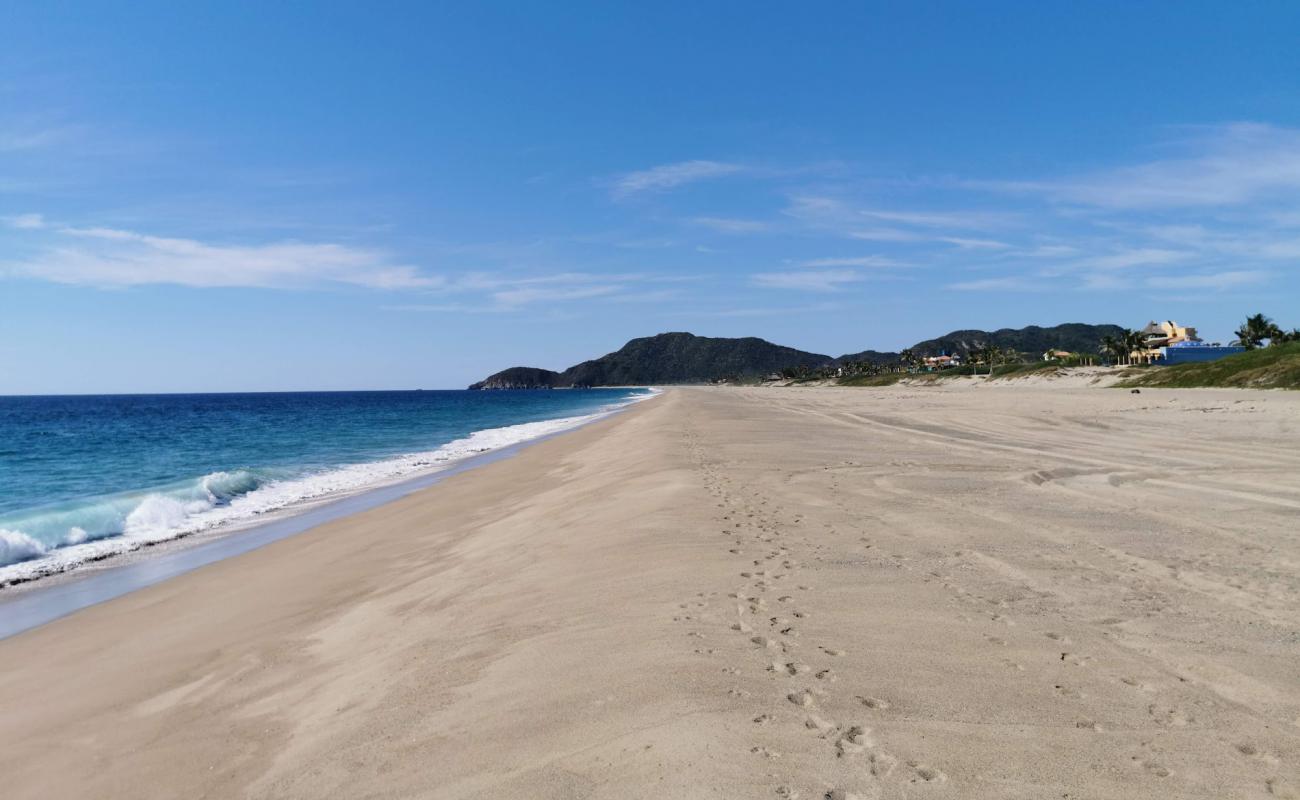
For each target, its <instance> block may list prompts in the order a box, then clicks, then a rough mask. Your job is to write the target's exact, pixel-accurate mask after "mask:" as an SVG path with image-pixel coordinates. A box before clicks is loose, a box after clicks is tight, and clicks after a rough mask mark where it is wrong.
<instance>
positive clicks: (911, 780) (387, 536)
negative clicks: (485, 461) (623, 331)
mask: <svg viewBox="0 0 1300 800" xmlns="http://www.w3.org/2000/svg"><path fill="white" fill-rule="evenodd" d="M1298 532H1300V394H1296V393H1280V392H1249V391H1208V390H1200V391H1192V390H1176V391H1175V390H1164V391H1156V390H1143V393H1141V394H1139V395H1133V394H1130V393H1128V392H1126V391H1120V390H1113V389H1100V388H1085V387H1070V386H1064V385H1056V386H1052V385H1037V384H1030V383H1022V384H1015V383H1002V384H996V385H995V384H987V385H985V384H978V383H976V382H965V383H962V384H960V385H953V386H947V387H939V388H907V387H894V388H888V389H875V390H873V389H831V388H816V389H793V388H788V389H749V390H746V389H680V390H671V391H669V392H667V393H666V394H665V395H664V396H662V397H660V398H658V399H656V400H654V401H650V402H647V403H644V404H641V405H640V406H638V407H636V408H633V409H631V410H629V411H627V412H625V413H624V414H621V415H619V416H617V417H615V418H612V419H609V420H605V421H602V422H599V423H596V424H594V425H591V426H589V427H587V428H584V429H582V430H579V431H575V432H573V433H570V434H566V435H564V436H560V437H557V438H555V439H552V440H549V441H546V442H542V443H540V444H537V445H535V446H533V447H530V448H528V449H526V450H524V451H523V452H521V453H519V454H518V455H516V456H514V457H512V458H509V459H505V460H502V461H499V462H496V463H493V464H489V465H486V466H483V467H481V468H479V469H476V470H473V471H470V472H467V473H463V474H460V475H456V476H454V477H451V478H449V479H447V480H446V481H443V482H441V483H439V484H438V485H435V486H433V487H430V488H428V489H425V490H422V491H420V492H417V493H415V494H413V495H410V496H408V497H405V498H403V499H400V500H397V501H395V502H393V503H390V504H388V505H385V506H382V507H380V508H376V509H371V510H369V511H365V512H363V513H360V514H357V515H355V516H350V517H347V518H345V519H341V520H336V521H333V522H330V523H327V524H325V525H322V526H321V527H319V528H316V529H313V530H311V531H308V532H306V533H303V534H300V535H298V536H295V537H292V538H289V539H284V540H281V541H279V542H276V543H274V544H271V545H268V546H266V547H264V548H261V549H259V550H256V551H253V552H250V553H246V554H244V555H241V556H237V557H235V558H231V559H228V560H225V561H221V562H219V563H216V564H212V565H209V566H206V567H203V568H201V569H198V570H196V571H194V572H191V573H188V574H186V575H182V576H180V577H177V578H174V579H172V580H169V581H166V582H164V583H161V584H157V585H154V586H151V587H149V588H146V589H143V590H140V591H138V592H134V593H132V594H129V595H126V596H124V597H120V598H117V599H114V600H112V601H110V602H106V603H103V604H100V605H97V606H94V607H91V608H88V609H85V610H83V611H80V612H77V613H76V614H73V615H71V616H69V617H66V618H64V619H61V620H58V621H55V622H53V623H50V624H48V625H45V626H43V627H40V628H37V629H34V630H30V631H27V632H25V633H21V634H19V635H17V636H14V637H12V638H9V639H6V640H4V641H0V708H2V709H3V714H0V775H3V776H4V778H3V779H4V795H5V797H7V798H29V797H30V798H36V797H77V796H81V797H122V798H128V797H129V798H140V797H159V798H162V797H178V796H184V797H267V798H270V797H304V798H306V797H311V798H318V797H340V798H356V797H440V798H441V797H446V798H466V797H470V798H474V797H482V798H488V797H491V798H500V797H520V798H578V797H599V798H671V797H682V798H694V797H719V798H721V797H728V798H734V797H756V798H761V797H787V798H791V797H799V798H803V799H804V800H810V798H821V797H824V796H827V794H828V793H836V794H834V795H833V796H837V797H838V796H845V797H851V796H853V795H857V796H859V797H862V798H871V797H881V798H919V797H935V798H944V797H969V798H989V797H996V798H1044V797H1070V798H1076V797H1077V798H1144V797H1149V798H1168V797H1203V798H1227V797H1233V798H1235V797H1296V796H1300V795H1298V793H1300V767H1298V766H1297V765H1300V543H1298V542H1297V538H1298V537H1300V533H1298ZM839 793H843V794H842V795H841V794H839Z"/></svg>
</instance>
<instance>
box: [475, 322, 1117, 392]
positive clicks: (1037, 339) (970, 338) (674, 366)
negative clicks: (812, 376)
mask: <svg viewBox="0 0 1300 800" xmlns="http://www.w3.org/2000/svg"><path fill="white" fill-rule="evenodd" d="M1121 330H1122V329H1121V328H1120V327H1119V326H1118V325H1108V324H1104V325H1089V324H1086V323H1079V322H1071V323H1065V324H1062V325H1056V326H1053V327H1048V328H1044V327H1040V326H1037V325H1029V326H1026V327H1024V328H1001V329H999V330H996V331H981V330H973V329H972V330H957V331H952V332H950V333H948V334H945V335H944V336H940V337H936V338H934V339H927V340H925V341H923V342H919V343H917V344H916V345H914V346H912V347H911V348H909V349H910V350H911V351H912V352H913V353H914V354H916V355H918V356H926V355H938V354H940V353H949V354H961V355H965V354H967V353H969V352H971V351H972V350H978V349H979V348H980V347H982V346H984V345H985V344H992V345H995V346H997V347H1000V348H1004V349H1013V350H1019V351H1022V352H1030V353H1033V352H1042V351H1044V350H1047V349H1049V348H1061V349H1065V350H1071V351H1081V352H1090V353H1095V352H1096V349H1097V343H1098V341H1099V340H1100V339H1101V337H1102V336H1105V335H1115V334H1116V333H1118V332H1119V331H1121ZM900 356H901V354H900V353H895V352H889V351H880V350H863V351H860V352H856V353H846V354H844V355H842V356H838V357H831V356H828V355H825V354H822V353H811V352H808V351H805V350H797V349H795V348H793V347H786V346H784V345H779V344H775V343H773V342H769V341H767V340H765V339H760V338H758V337H756V336H745V337H740V338H726V337H709V336H696V335H695V334H693V333H687V332H684V331H674V332H669V333H660V334H657V335H655V336H643V337H639V338H636V339H632V340H630V341H628V343H627V344H625V345H623V346H622V347H621V348H619V349H618V350H615V351H613V352H611V353H606V354H605V355H603V356H600V357H598V358H593V359H588V360H587V361H583V362H580V363H578V364H574V365H573V366H571V367H569V368H568V369H566V370H564V371H563V372H555V371H553V370H549V369H543V368H540V367H510V368H509V369H504V370H501V371H500V372H496V373H493V374H492V375H489V376H488V377H487V378H484V379H483V380H481V381H478V382H476V383H473V384H470V386H469V388H470V389H556V388H568V387H581V386H645V385H651V384H657V383H705V382H709V381H715V380H723V379H736V378H747V377H749V378H752V377H756V376H761V375H768V374H771V373H777V372H780V371H782V370H784V369H793V368H799V367H807V368H814V367H821V366H828V365H829V366H834V365H839V364H847V363H853V362H862V361H867V362H871V363H876V364H887V363H892V362H895V361H898V360H899V358H900Z"/></svg>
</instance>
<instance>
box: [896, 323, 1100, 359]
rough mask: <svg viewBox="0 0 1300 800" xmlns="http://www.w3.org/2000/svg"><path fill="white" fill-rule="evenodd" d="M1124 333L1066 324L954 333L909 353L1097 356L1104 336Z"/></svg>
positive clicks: (1081, 324)
mask: <svg viewBox="0 0 1300 800" xmlns="http://www.w3.org/2000/svg"><path fill="white" fill-rule="evenodd" d="M1123 330H1124V329H1123V328H1121V327H1120V326H1118V325H1088V324H1085V323H1082V322H1067V323H1065V324H1064V325H1055V326H1053V327H1050V328H1041V327H1039V326H1037V325H1030V326H1028V327H1026V328H1002V329H1000V330H996V331H978V330H965V331H953V332H952V333H949V334H947V335H946V336H940V337H938V338H937V339H927V340H926V341H924V342H918V343H916V344H914V345H912V352H914V353H916V354H918V355H923V356H928V355H938V354H939V353H948V354H950V355H967V354H968V353H970V352H971V351H972V350H979V349H980V348H981V347H983V346H984V345H986V344H992V345H994V346H995V347H998V348H1001V349H1003V350H1015V351H1017V352H1021V353H1031V354H1036V353H1043V352H1046V351H1047V350H1049V349H1053V348H1055V349H1060V350H1069V351H1070V352H1071V353H1096V352H1097V348H1098V346H1099V344H1100V342H1101V338H1102V337H1103V336H1119V335H1120V334H1121V333H1123Z"/></svg>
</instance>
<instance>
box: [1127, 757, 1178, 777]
mask: <svg viewBox="0 0 1300 800" xmlns="http://www.w3.org/2000/svg"><path fill="white" fill-rule="evenodd" d="M1133 758H1134V759H1135V760H1136V759H1137V756H1133ZM1142 769H1145V770H1146V771H1147V772H1150V773H1151V774H1152V775H1155V776H1156V777H1157V778H1168V777H1169V776H1170V775H1171V774H1172V773H1170V772H1169V770H1168V769H1166V768H1165V767H1164V766H1162V765H1160V764H1158V763H1156V762H1155V761H1143V762H1142Z"/></svg>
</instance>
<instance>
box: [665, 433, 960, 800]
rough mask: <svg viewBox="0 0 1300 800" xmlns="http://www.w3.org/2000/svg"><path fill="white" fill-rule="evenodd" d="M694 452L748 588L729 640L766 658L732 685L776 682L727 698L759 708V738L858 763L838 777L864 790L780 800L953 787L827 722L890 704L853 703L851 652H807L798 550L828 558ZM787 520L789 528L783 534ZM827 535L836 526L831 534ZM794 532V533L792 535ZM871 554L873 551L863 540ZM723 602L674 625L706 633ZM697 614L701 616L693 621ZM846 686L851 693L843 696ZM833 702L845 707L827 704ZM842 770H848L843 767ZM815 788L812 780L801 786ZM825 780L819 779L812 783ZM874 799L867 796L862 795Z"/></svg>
mask: <svg viewBox="0 0 1300 800" xmlns="http://www.w3.org/2000/svg"><path fill="white" fill-rule="evenodd" d="M686 440H687V442H686V443H687V447H688V449H689V450H690V452H691V455H692V457H693V459H694V461H695V463H696V465H697V467H698V469H699V470H700V472H701V473H702V475H703V477H704V484H705V487H706V488H707V489H708V491H709V493H710V494H711V495H712V496H713V497H714V498H715V500H716V501H717V503H716V504H717V508H718V520H719V522H720V523H721V527H720V530H719V533H720V535H721V536H722V537H724V541H723V543H722V544H723V546H725V548H726V552H727V553H728V554H729V555H731V556H734V557H736V559H737V562H738V566H739V568H738V570H737V577H739V578H740V579H741V580H742V581H743V583H742V585H741V586H739V587H738V588H735V589H734V590H733V591H731V592H727V593H726V595H725V601H726V602H727V603H729V604H732V605H733V606H734V613H732V612H730V611H729V613H728V616H729V617H730V618H731V619H732V620H733V621H732V622H731V623H730V624H729V626H728V628H729V630H728V631H727V633H729V634H731V635H733V636H741V637H745V640H746V642H747V645H748V646H749V648H750V649H751V652H754V653H756V654H757V655H758V656H759V657H758V658H756V659H754V661H753V662H751V663H748V664H742V665H732V666H727V667H724V668H723V672H724V673H725V674H727V675H732V676H740V675H742V674H745V673H751V674H752V671H754V670H757V669H764V670H766V671H767V672H768V673H769V674H770V675H771V676H773V677H774V679H775V680H774V685H773V690H772V693H771V694H770V695H769V696H764V697H752V696H751V693H750V692H747V691H744V690H741V689H739V688H735V687H733V688H731V689H729V690H728V695H729V696H731V697H733V698H735V699H737V700H742V701H746V702H748V703H750V704H751V705H752V706H754V709H753V710H754V713H753V714H752V716H751V719H752V723H753V725H754V726H756V728H758V729H764V730H771V729H772V728H773V727H774V726H797V727H799V728H802V730H803V732H804V735H807V736H811V737H814V738H816V739H818V740H821V741H823V742H825V752H826V757H827V758H830V759H836V760H844V759H847V760H851V761H852V762H854V764H855V765H856V768H855V769H851V770H847V771H845V770H836V771H835V772H836V774H849V775H856V776H857V777H856V781H857V784H856V785H854V786H846V787H830V788H819V789H817V790H816V791H815V792H814V793H813V794H804V793H803V792H802V791H801V790H800V789H798V788H795V787H794V786H793V785H792V784H791V783H787V784H782V785H779V786H777V787H775V788H774V791H775V794H776V796H778V797H782V798H786V799H787V800H799V798H803V800H813V799H814V798H832V799H833V800H862V799H863V798H865V797H867V796H875V795H876V794H877V793H878V791H879V789H880V782H882V781H885V780H887V779H889V780H897V781H900V782H910V783H915V784H927V783H939V782H943V781H945V780H946V776H945V775H944V773H943V772H942V771H941V770H939V769H937V768H935V767H933V766H930V765H927V764H924V763H921V762H919V761H916V760H901V759H899V758H898V757H896V756H894V755H892V754H890V753H889V752H887V751H885V750H884V749H882V748H881V747H880V746H879V745H878V743H877V742H876V740H875V739H874V737H873V736H872V730H871V728H870V727H867V726H866V725H864V724H863V723H862V721H860V720H857V719H854V720H846V721H835V720H831V719H827V718H825V717H824V716H823V714H824V713H825V712H824V711H823V706H825V705H834V706H835V707H843V706H844V705H845V703H843V702H840V701H842V700H845V699H849V700H851V701H852V702H851V704H850V705H851V706H852V707H855V708H860V709H861V710H862V714H863V716H864V717H869V716H870V715H871V714H872V713H874V712H881V711H884V710H885V709H887V708H889V703H888V702H887V701H885V700H883V699H881V698H878V697H873V696H867V695H853V694H851V693H850V691H849V689H848V688H847V684H849V683H851V681H850V680H848V679H847V678H848V677H849V676H844V677H845V678H846V680H844V681H842V682H841V675H840V674H839V673H838V672H837V671H836V669H835V667H834V666H833V664H834V662H835V660H836V659H837V658H839V657H841V656H843V655H845V653H844V651H843V650H841V649H839V648H837V647H834V646H829V645H824V644H809V645H808V646H803V643H802V642H801V631H800V625H801V624H802V622H803V621H804V620H806V619H808V618H809V613H808V612H807V611H806V610H805V609H804V608H803V607H802V606H801V605H800V603H799V601H800V600H801V599H805V600H806V599H808V598H809V597H810V595H811V593H812V592H813V589H812V587H811V586H810V585H809V584H808V583H805V582H802V581H801V580H800V579H799V576H800V573H801V572H802V569H803V567H802V565H801V564H800V562H799V560H798V559H797V558H795V557H794V555H793V553H792V550H791V547H792V546H800V547H802V548H804V549H807V550H808V551H809V552H812V553H816V552H817V551H818V550H820V549H821V546H820V545H817V544H814V543H813V542H812V541H811V539H809V538H808V537H807V536H798V535H797V534H798V531H799V526H800V525H802V524H803V518H802V515H800V514H797V513H796V514H788V515H787V514H785V513H784V511H783V509H782V508H780V507H779V506H778V505H776V504H773V503H769V501H768V499H767V498H763V497H761V496H756V497H746V496H745V495H746V492H745V491H744V490H743V489H740V488H736V487H733V485H732V482H731V479H730V478H729V477H727V475H726V474H725V473H724V471H722V470H720V469H718V468H717V466H716V464H715V462H714V461H712V460H711V457H710V455H709V454H708V453H707V452H706V450H705V448H704V447H702V446H701V444H700V442H699V438H698V436H697V435H695V434H692V433H689V432H688V433H687V434H686ZM782 517H787V518H788V519H789V524H788V525H782V524H779V522H778V520H780V519H781V518H782ZM827 527H828V528H829V527H830V526H827ZM788 531H791V532H794V533H793V534H792V533H788ZM863 542H865V547H867V548H870V547H871V544H870V541H869V539H868V538H867V537H863ZM718 596H719V593H718V592H700V593H698V594H697V595H696V597H695V598H693V599H692V600H691V601H689V602H687V603H683V604H681V605H680V607H679V610H681V611H682V613H680V614H678V615H677V616H675V617H674V618H673V619H674V621H677V622H687V623H694V624H696V625H698V626H699V627H704V625H706V624H708V623H706V621H705V620H704V619H703V617H702V611H703V610H704V609H707V608H709V607H710V605H711V603H710V601H715V600H716V599H717V598H718ZM692 612H696V613H692ZM687 635H688V636H690V637H692V638H694V639H703V640H705V641H707V639H708V635H707V634H705V633H703V632H702V631H701V630H698V629H692V630H691V631H689V632H688V634H687ZM694 652H695V653H697V654H699V655H705V656H708V655H713V654H714V653H715V652H716V648H711V647H707V646H704V645H699V646H696V647H695V648H694ZM841 685H844V687H845V688H841ZM830 700H834V701H836V702H833V703H831V702H828V701H830ZM750 753H751V755H752V756H754V757H756V758H761V759H763V760H764V761H768V762H777V763H779V759H780V758H781V753H779V752H776V751H774V750H772V749H770V748H769V747H766V746H763V745H755V746H753V747H752V748H751V749H750ZM841 763H842V762H841ZM800 777H801V778H807V777H810V776H800ZM811 777H812V778H814V779H816V778H817V777H818V776H811ZM863 792H865V793H863Z"/></svg>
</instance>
